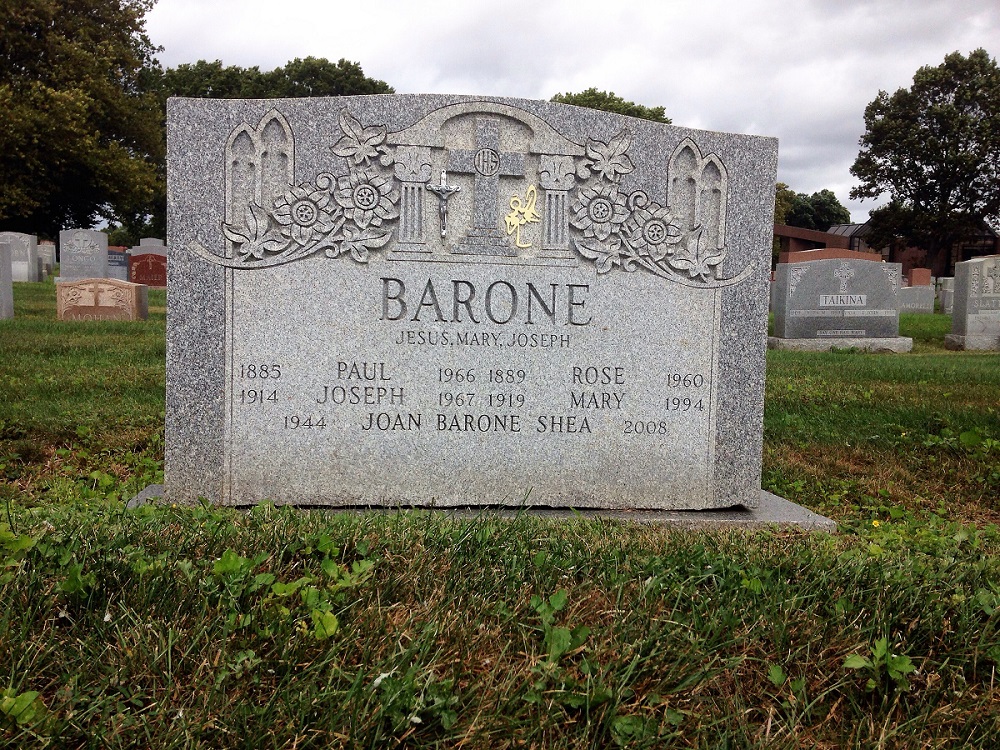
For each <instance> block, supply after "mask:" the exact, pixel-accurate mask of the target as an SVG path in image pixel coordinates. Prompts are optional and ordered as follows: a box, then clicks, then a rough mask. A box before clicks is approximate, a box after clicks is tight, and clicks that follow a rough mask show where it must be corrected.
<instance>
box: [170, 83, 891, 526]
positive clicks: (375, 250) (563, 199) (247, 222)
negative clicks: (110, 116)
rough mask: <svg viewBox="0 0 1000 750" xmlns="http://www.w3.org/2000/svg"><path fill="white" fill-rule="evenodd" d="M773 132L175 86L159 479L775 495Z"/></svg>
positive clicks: (540, 109)
mask: <svg viewBox="0 0 1000 750" xmlns="http://www.w3.org/2000/svg"><path fill="white" fill-rule="evenodd" d="M776 162H777V142H776V141H775V140H774V139H770V138H762V137H755V136H745V135H730V134H725V133H713V132H705V131H695V130H685V129H683V128H678V127H672V126H667V125H662V124H658V123H652V122H648V121H642V120H635V119H631V118H627V117H623V116H619V115H614V114H609V113H605V112H597V111H593V110H588V109H580V108H576V107H570V106H567V105H561V104H554V103H549V102H537V101H525V100H514V99H502V98H473V97H460V96H454V97H448V96H431V95H426V96H425V95H421V96H418V95H400V96H368V97H342V98H331V99H293V100H277V101H240V100H207V99H172V100H171V101H170V103H169V106H168V195H169V206H168V220H169V226H170V228H171V230H170V236H169V237H168V244H169V245H170V247H171V256H170V266H169V268H168V275H169V280H170V313H171V314H170V315H169V316H168V321H167V415H166V440H167V445H166V465H165V471H166V481H165V490H164V495H165V497H166V499H167V500H169V501H172V502H194V501H196V500H197V498H199V497H205V498H208V499H210V500H211V501H213V502H217V503H224V504H232V505H245V504H253V503H257V502H260V501H262V500H265V499H270V500H273V501H275V502H278V503H296V504H308V505H330V506H367V505H398V504H403V505H410V504H415V505H437V506H484V505H505V506H520V505H522V504H526V505H529V506H554V507H570V506H571V507H576V508H615V509H681V508H684V509H705V508H724V507H729V506H734V505H743V506H746V507H751V508H752V507H754V506H756V505H757V503H758V501H759V499H760V497H761V489H760V477H761V451H762V436H763V427H762V422H763V402H764V372H765V349H766V326H767V285H768V276H769V265H770V243H771V233H772V212H773V205H774V184H775V176H776ZM836 263H837V267H838V268H839V262H836ZM879 274H881V275H882V277H883V279H885V278H887V277H885V275H884V272H883V271H882V270H881V269H880V270H879ZM897 277H898V271H897ZM897 281H898V278H897ZM886 283H888V282H886ZM850 292H854V289H853V288H852V289H851V290H850ZM869 294H872V293H871V292H869ZM852 327H854V326H853V325H852Z"/></svg>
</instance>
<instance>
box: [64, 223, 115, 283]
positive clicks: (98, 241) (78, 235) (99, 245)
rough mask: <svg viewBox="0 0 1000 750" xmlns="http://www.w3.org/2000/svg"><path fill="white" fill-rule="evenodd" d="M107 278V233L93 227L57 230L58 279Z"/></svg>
mask: <svg viewBox="0 0 1000 750" xmlns="http://www.w3.org/2000/svg"><path fill="white" fill-rule="evenodd" d="M106 278H108V235H106V234H105V233H104V232H99V231H97V230H95V229H64V230H63V231H61V232H59V279H60V280H62V281H73V280H76V279H106Z"/></svg>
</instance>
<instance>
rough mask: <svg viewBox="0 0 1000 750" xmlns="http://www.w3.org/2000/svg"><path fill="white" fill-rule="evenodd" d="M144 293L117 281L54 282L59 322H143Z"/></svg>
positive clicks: (145, 309) (137, 286)
mask: <svg viewBox="0 0 1000 750" xmlns="http://www.w3.org/2000/svg"><path fill="white" fill-rule="evenodd" d="M148 316H149V296H148V290H147V288H146V287H145V286H143V285H142V284H130V283H129V282H127V281H119V280H118V279H97V278H93V279H78V280H77V281H57V282H56V317H57V318H58V319H59V320H145V319H146V318H147V317H148Z"/></svg>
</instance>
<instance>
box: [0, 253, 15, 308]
mask: <svg viewBox="0 0 1000 750" xmlns="http://www.w3.org/2000/svg"><path fill="white" fill-rule="evenodd" d="M10 244H11V243H10V241H9V240H5V239H0V320H5V319H6V318H13V317H14V280H13V276H12V274H11V260H10V259H11V247H10Z"/></svg>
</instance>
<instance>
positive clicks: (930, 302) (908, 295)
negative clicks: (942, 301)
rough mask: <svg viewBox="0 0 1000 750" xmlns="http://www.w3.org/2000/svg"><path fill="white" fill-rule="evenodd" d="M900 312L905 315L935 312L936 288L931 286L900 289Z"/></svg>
mask: <svg viewBox="0 0 1000 750" xmlns="http://www.w3.org/2000/svg"><path fill="white" fill-rule="evenodd" d="M899 311H900V312H905V313H932V312H934V287H932V286H929V285H928V286H904V287H900V289H899Z"/></svg>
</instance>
